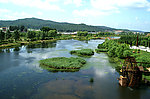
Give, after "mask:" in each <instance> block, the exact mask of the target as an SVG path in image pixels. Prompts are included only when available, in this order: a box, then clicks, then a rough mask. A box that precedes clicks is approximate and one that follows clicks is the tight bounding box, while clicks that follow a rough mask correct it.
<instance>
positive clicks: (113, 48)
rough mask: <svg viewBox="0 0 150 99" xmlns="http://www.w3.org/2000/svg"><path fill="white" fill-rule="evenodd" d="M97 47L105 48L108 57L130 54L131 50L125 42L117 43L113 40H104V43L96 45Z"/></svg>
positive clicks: (120, 56) (122, 56)
mask: <svg viewBox="0 0 150 99" xmlns="http://www.w3.org/2000/svg"><path fill="white" fill-rule="evenodd" d="M98 49H105V50H107V51H108V55H109V56H110V57H119V58H124V57H128V56H131V53H132V52H131V50H130V48H129V45H127V44H125V43H124V44H118V43H117V42H115V41H114V40H106V41H105V42H104V43H102V44H99V45H98Z"/></svg>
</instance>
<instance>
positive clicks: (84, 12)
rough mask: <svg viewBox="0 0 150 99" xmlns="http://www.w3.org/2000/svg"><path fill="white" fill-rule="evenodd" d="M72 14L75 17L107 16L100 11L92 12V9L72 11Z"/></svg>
mask: <svg viewBox="0 0 150 99" xmlns="http://www.w3.org/2000/svg"><path fill="white" fill-rule="evenodd" d="M73 14H74V15H76V16H82V17H86V16H100V15H107V14H108V13H105V12H101V11H98V10H94V9H85V10H74V11H73Z"/></svg>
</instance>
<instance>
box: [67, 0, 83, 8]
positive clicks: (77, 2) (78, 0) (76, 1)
mask: <svg viewBox="0 0 150 99" xmlns="http://www.w3.org/2000/svg"><path fill="white" fill-rule="evenodd" d="M82 2H83V1H82V0H64V4H65V5H69V4H73V5H76V6H77V7H80V6H82V5H83V4H82Z"/></svg>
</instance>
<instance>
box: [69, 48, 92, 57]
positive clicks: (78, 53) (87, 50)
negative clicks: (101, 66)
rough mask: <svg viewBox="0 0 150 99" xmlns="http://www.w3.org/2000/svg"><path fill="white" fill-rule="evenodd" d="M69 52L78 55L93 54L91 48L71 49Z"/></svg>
mask: <svg viewBox="0 0 150 99" xmlns="http://www.w3.org/2000/svg"><path fill="white" fill-rule="evenodd" d="M70 54H76V55H79V56H91V55H94V51H93V50H92V49H81V50H72V51H70Z"/></svg>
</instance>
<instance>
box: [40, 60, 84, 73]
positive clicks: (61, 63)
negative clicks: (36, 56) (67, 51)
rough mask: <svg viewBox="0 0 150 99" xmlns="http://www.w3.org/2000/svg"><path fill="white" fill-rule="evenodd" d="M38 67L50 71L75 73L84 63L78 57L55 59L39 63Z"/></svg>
mask: <svg viewBox="0 0 150 99" xmlns="http://www.w3.org/2000/svg"><path fill="white" fill-rule="evenodd" d="M39 63H40V66H41V67H43V68H44V69H47V70H50V71H77V70H79V69H80V68H81V67H82V66H83V65H84V64H85V63H86V61H85V60H84V59H82V58H79V57H70V58H66V57H56V58H48V59H44V60H40V61H39Z"/></svg>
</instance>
